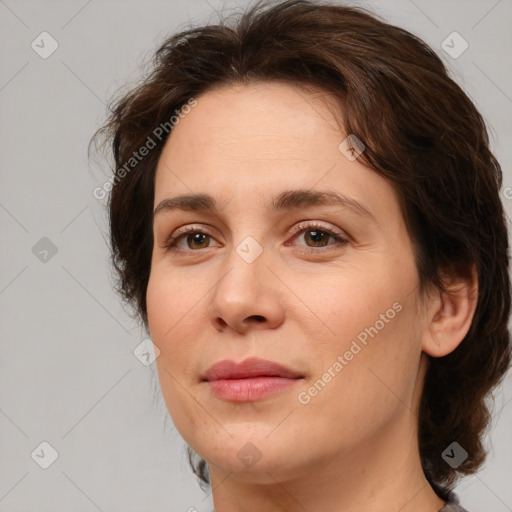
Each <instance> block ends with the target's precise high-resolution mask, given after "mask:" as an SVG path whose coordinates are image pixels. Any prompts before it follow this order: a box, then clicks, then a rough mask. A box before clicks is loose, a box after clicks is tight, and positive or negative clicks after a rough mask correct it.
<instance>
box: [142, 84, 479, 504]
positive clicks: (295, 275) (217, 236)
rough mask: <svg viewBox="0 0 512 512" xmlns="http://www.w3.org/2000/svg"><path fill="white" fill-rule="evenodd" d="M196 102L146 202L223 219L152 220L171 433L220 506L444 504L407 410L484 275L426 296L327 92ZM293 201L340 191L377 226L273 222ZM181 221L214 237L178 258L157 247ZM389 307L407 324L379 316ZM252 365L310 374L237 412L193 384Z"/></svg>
mask: <svg viewBox="0 0 512 512" xmlns="http://www.w3.org/2000/svg"><path fill="white" fill-rule="evenodd" d="M197 101H198V104H197V106H196V107H195V108H194V109H192V111H191V112H190V113H189V114H188V115H187V116H186V117H185V118H184V119H182V120H181V121H180V123H179V124H178V125H176V126H175V127H174V128H173V131H172V134H171V136H170V137H169V139H168V140H167V143H166V146H165V147H164V150H163V153H162V155H161V158H160V161H159V164H158V167H157V172H156V181H155V202H154V205H155V208H156V206H157V205H158V204H159V203H160V202H161V201H162V200H163V199H165V198H170V197H174V196H176V195H178V194H186V193H192V192H193V193H200V192H202V193H209V194H211V195H213V196H214V197H215V198H216V199H217V201H218V202H219V204H220V210H219V212H218V213H216V214H214V213H211V212H208V211H181V210H176V211H167V212H161V213H159V214H158V215H156V216H155V220H154V239H155V244H154V249H153V256H152V266H151V274H150V279H149V284H148V290H147V306H148V319H149V326H150V334H151V337H152V340H153V342H154V343H155V345H156V346H157V347H158V348H159V350H160V356H159V357H158V358H157V360H156V365H157V369H158V376H159V381H160V386H161V389H162V394H163V397H164V400H165V402H166V406H167V408H168V410H169V413H170V415H171V417H172V419H173V422H174V424H175V425H176V428H177V429H178V431H179V432H180V433H181V435H182V436H183V438H184V439H185V441H186V442H187V443H188V444H189V445H190V446H191V447H192V448H193V449H194V450H195V451H196V452H197V453H198V454H199V455H201V456H202V457H203V458H204V459H205V460H206V461H207V462H208V464H209V468H210V477H211V481H212V488H213V500H214V504H215V510H216V511H217V512H219V511H220V512H232V511H233V512H234V511H237V512H249V511H258V512H260V511H261V510H265V511H276V512H277V511H285V510H286V511H303V510H310V511H312V510H326V511H332V512H335V511H336V512H338V511H339V512H345V511H351V512H362V511H365V512H373V511H375V512H376V511H378V512H383V511H389V512H392V511H393V512H396V511H398V510H400V511H401V512H411V511H415V512H434V511H437V510H439V509H441V508H442V506H443V504H444V502H443V501H442V500H441V499H440V498H438V497H437V495H436V494H435V493H434V491H433V490H432V489H431V487H430V486H429V485H428V482H427V481H426V480H425V478H424V475H423V472H422V468H421V464H420V459H419V452H418V447H417V421H418V417H417V409H418V403H419V399H420V396H421V390H422V385H423V378H424V374H425V371H426V369H427V365H428V358H427V357H426V354H430V355H432V356H434V357H439V356H442V355H446V354H448V353H449V352H451V351H453V350H454V349H455V348H456V347H457V345H458V344H459V343H460V341H462V339H463V338H464V336H465V334H466V333H467V331H468V329H469V327H470V324H471V319H472V316H473V313H474V308H475V305H476V292H477V289H476V276H475V275H474V274H473V276H472V280H463V279H462V278H460V279H458V280H457V279H453V280H452V281H450V282H449V285H450V286H451V287H452V289H453V290H454V291H455V290H457V295H456V296H454V297H453V298H452V297H451V296H447V295H442V294H441V293H432V294H431V295H430V296H429V297H428V298H425V300H424V301H421V300H420V299H421V297H420V296H419V292H418V283H419V281H418V273H417V269H416V266H415V262H414V255H413V249H412V246H411V240H410V237H409V235H408V232H407V230H406V227H405V222H404V219H403V216H402V214H401V211H400V208H399V203H398V198H397V195H396V193H395V191H394V189H393V187H392V186H391V184H390V183H389V182H388V181H387V180H385V179H384V178H383V177H381V176H379V175H378V174H377V173H376V172H375V171H373V170H371V169H369V168H367V167H366V166H364V165H362V164H361V163H360V162H359V161H357V160H355V161H350V160H349V159H347V158H346V157H345V156H344V154H342V152H340V150H339V149H338V146H339V144H340V143H341V142H342V141H343V140H344V139H345V138H346V134H344V133H342V131H341V130H340V128H339V126H338V124H337V123H336V120H335V119H334V117H333V114H332V112H333V108H330V109H329V105H331V107H332V103H330V101H331V100H330V98H329V97H328V96H327V95H326V94H325V93H322V92H320V91H319V92H312V91H306V90H304V89H301V88H298V87H295V86H292V85H290V84H285V83H279V82H265V83H258V84H252V85H250V86H247V85H246V86H236V87H223V88H221V89H217V90H213V91H209V92H207V93H205V94H203V95H201V96H198V97H197ZM298 188H302V189H307V190H316V191H320V190H322V191H337V192H340V193H342V194H344V195H345V196H348V197H350V198H352V199H355V200H357V201H359V202H360V203H362V204H364V206H365V207H366V208H367V209H368V210H370V212H371V213H372V214H373V215H374V217H375V219H376V221H375V222H374V221H371V220H370V219H368V218H366V217H362V216H359V215H357V214H356V213H354V212H352V211H350V210H348V209H345V208H341V207H340V206H314V207H308V208H300V209H297V210H290V211H279V212H272V211H271V210H269V209H268V204H269V203H270V201H271V199H272V198H273V197H274V196H275V195H277V194H278V193H279V192H282V191H284V190H290V189H298ZM303 221H307V222H308V223H310V224H314V223H319V224H321V226H322V229H323V228H324V226H325V229H329V228H330V227H331V226H332V227H334V228H335V229H336V232H337V233H340V234H341V236H342V238H345V239H346V240H347V243H345V244H342V243H339V242H337V241H336V239H335V238H333V237H328V234H325V235H324V239H322V240H323V241H322V242H320V243H318V242H317V243H315V242H314V239H313V238H312V236H311V235H312V233H311V231H315V229H312V228H309V229H310V231H308V230H307V229H306V231H302V232H298V233H296V234H294V233H293V229H294V227H296V226H297V225H298V224H299V223H301V224H302V222H303ZM191 225H194V226H195V227H197V228H198V229H196V231H197V230H200V231H201V232H206V233H207V234H209V235H211V237H208V236H207V237H205V238H204V239H201V238H200V239H199V242H198V241H197V240H198V239H197V238H193V235H192V236H190V237H188V243H187V236H186V235H185V236H183V237H181V239H180V241H178V245H177V247H178V248H180V249H181V250H182V252H172V251H171V252H169V251H166V250H165V249H164V248H163V246H164V245H165V242H166V240H167V238H168V237H169V236H170V235H171V234H172V233H173V232H176V230H177V229H178V228H180V227H183V226H191ZM196 236H197V235H196ZM249 236H250V237H252V238H253V239H254V240H256V241H257V242H258V244H259V246H260V247H261V249H262V253H261V254H260V255H259V256H258V257H257V258H256V259H255V260H254V261H253V262H252V263H248V262H247V261H245V260H244V259H243V258H242V257H241V256H240V255H239V254H238V253H237V252H236V249H237V247H238V246H239V244H240V243H241V242H242V241H243V240H244V239H245V238H246V237H249ZM308 251H309V252H308ZM314 251H316V252H314ZM427 299H428V300H427ZM393 304H395V308H396V309H397V308H400V311H399V312H396V314H395V315H394V317H393V318H392V319H389V318H388V317H387V316H386V311H388V310H390V308H391V309H392V308H393ZM397 304H398V306H397ZM396 309H395V311H396ZM381 315H384V316H386V318H387V319H388V321H387V322H384V327H382V328H381V329H378V333H377V334H376V335H374V336H373V337H370V336H368V340H367V344H366V345H362V344H361V343H359V345H360V346H361V350H360V351H358V352H357V354H355V355H354V356H353V358H352V359H351V360H350V361H348V360H347V359H345V358H344V360H345V362H346V363H347V364H346V365H344V366H343V369H342V370H341V371H338V372H336V371H332V370H331V379H330V381H329V382H328V383H327V384H326V385H325V386H324V387H323V389H321V391H319V392H318V393H317V394H316V395H315V396H311V399H310V401H309V402H308V403H307V404H303V403H300V401H299V400H298V395H299V393H300V392H307V391H308V389H310V388H311V386H313V384H314V383H315V382H317V381H318V379H321V378H322V375H324V374H325V372H327V370H328V369H329V368H332V367H333V364H334V363H335V362H336V361H337V360H338V359H337V358H338V356H342V357H343V356H344V354H345V353H346V351H347V350H349V349H350V347H351V344H352V343H353V341H354V340H357V339H358V338H357V336H358V335H359V334H360V333H361V332H362V331H364V330H365V328H369V327H371V326H375V325H376V322H377V321H378V320H379V319H382V317H381ZM380 325H381V324H380V323H379V324H378V326H380ZM352 346H353V345H352ZM356 350H357V349H356ZM251 356H257V357H261V358H263V359H270V360H272V361H276V362H279V363H281V364H284V365H286V366H288V367H290V368H292V369H294V370H297V371H299V372H300V373H301V375H303V376H304V378H303V379H302V380H298V381H296V382H295V383H294V384H293V386H292V387H291V388H288V389H287V390H284V391H282V392H279V393H277V394H274V395H271V396H270V397H267V398H264V399H262V400H258V401H253V402H242V403H233V402H229V401H226V400H221V399H219V398H217V397H216V396H214V395H213V394H212V393H211V392H210V390H209V387H208V384H207V383H205V382H202V380H201V379H202V374H203V373H204V371H206V370H207V369H208V368H209V367H210V366H211V365H212V364H213V363H215V362H217V361H220V360H224V359H233V360H234V361H237V362H239V361H242V360H244V359H246V358H247V357H251ZM338 361H339V360H338ZM333 374H334V375H335V376H332V375H333ZM326 379H327V378H325V377H324V380H326ZM302 396H304V394H303V395H302ZM249 442H250V443H252V444H253V445H254V447H256V450H254V448H253V451H254V453H255V454H257V456H259V457H260V458H259V459H258V460H257V462H256V463H254V464H252V465H250V466H249V465H248V464H244V463H243V461H242V460H240V458H239V456H238V454H239V451H240V450H241V449H242V448H243V447H244V446H245V445H246V444H247V443H249ZM245 449H246V450H247V448H245ZM242 453H243V452H242Z"/></svg>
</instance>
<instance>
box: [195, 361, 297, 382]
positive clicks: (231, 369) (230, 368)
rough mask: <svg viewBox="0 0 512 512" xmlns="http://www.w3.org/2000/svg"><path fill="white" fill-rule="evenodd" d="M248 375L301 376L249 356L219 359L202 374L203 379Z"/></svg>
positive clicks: (292, 377) (233, 377)
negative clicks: (235, 359)
mask: <svg viewBox="0 0 512 512" xmlns="http://www.w3.org/2000/svg"><path fill="white" fill-rule="evenodd" d="M249 377H283V378H287V379H297V378H301V377H302V375H300V374H299V373H298V372H296V371H294V370H292V369H290V368H287V367H286V366H283V365H282V364H279V363H275V362H274V361H267V360H265V359H259V358H258V357H250V358H249V359H245V360H244V361H242V362H240V363H236V362H235V361H232V360H229V359H225V360H223V361H219V362H218V363H215V364H214V365H212V366H210V368H208V370H206V372H205V373H204V375H203V380H208V381H210V380H219V379H245V378H249Z"/></svg>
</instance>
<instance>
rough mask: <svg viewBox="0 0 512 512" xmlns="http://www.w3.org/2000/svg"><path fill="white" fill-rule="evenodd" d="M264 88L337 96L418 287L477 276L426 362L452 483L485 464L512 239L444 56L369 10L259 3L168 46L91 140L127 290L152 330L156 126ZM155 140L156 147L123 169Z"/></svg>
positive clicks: (435, 446)
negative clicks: (199, 103)
mask: <svg viewBox="0 0 512 512" xmlns="http://www.w3.org/2000/svg"><path fill="white" fill-rule="evenodd" d="M258 80H265V81H270V80H284V81H287V82H289V83H293V84H300V85H302V86H304V87H317V88H318V87H320V88H321V89H322V90H324V91H326V92H328V93H331V94H332V95H333V97H334V98H336V99H337V101H338V102H339V105H341V106H342V107H343V110H342V111H340V114H339V115H340V116H341V119H340V121H341V122H342V124H343V127H344V129H345V132H346V133H347V134H354V135H356V136H357V137H358V138H359V139H360V140H362V141H363V142H364V144H365V146H366V149H365V151H364V152H363V153H362V154H361V155H360V157H359V159H360V160H361V161H362V162H364V163H365V164H366V165H367V166H368V167H370V168H371V169H373V170H375V171H376V172H378V173H379V174H380V175H382V176H383V177H385V178H387V179H388V180H390V182H391V183H392V184H393V185H394V187H395V188H396V190H397V191H398V192H399V196H400V200H401V207H402V211H403V214H404V219H405V221H406V223H407V227H408V229H409V233H410V236H411V240H412V243H413V246H414V250H415V257H416V264H417V268H418V272H419V276H420V288H421V291H425V290H427V289H432V287H437V288H438V289H441V290H444V287H443V281H442V279H441V276H442V273H441V271H446V270H447V271H451V272H455V273H463V272H465V271H467V269H468V268H469V266H470V265H472V264H474V265H475V266H476V270H477V273H478V290H479V293H478V303H477V307H476V312H475V315H474V317H473V321H472V324H471V327H470V330H469V332H468V334H467V335H466V337H465V338H464V340H463V341H462V342H461V343H460V345H459V346H458V347H457V349H456V350H454V351H453V352H452V353H451V354H449V355H447V356H445V357H440V358H432V357H429V361H430V363H429V368H428V371H427V375H426V378H425V385H424V390H423V395H422V400H421V404H420V414H419V433H418V435H419V446H420V455H421V461H422V465H423V469H424V472H425V475H426V477H427V479H428V480H429V482H430V483H431V484H432V485H433V486H434V488H437V489H439V487H438V486H437V484H441V485H445V486H448V487H449V486H451V485H452V484H453V483H454V482H455V480H456V479H457V477H458V476H460V475H465V474H471V473H475V472H476V471H477V469H478V468H479V467H480V466H481V464H482V462H483V461H484V459H485V456H486V453H485V450H484V448H483V444H482V437H483V434H484V431H485V429H486V428H487V427H488V424H489V421H490V412H489V409H488V407H487V405H486V402H485V399H486V397H487V396H488V394H489V393H490V391H491V390H492V389H493V388H494V387H495V386H496V385H497V384H498V383H499V382H500V381H501V379H502V377H503V375H504V374H505V372H506V371H507V369H508V368H509V365H510V357H511V356H510V342H509V332H508V329H507V322H508V318H509V313H510V281H509V275H508V255H507V251H508V235H507V227H506V222H505V218H504V212H503V206H502V204H501V201H500V197H499V188H500V187H501V185H502V172H501V168H500V165H499V163H498V162H497V160H496V158H495V157H494V155H493V154H492V153H491V151H490V149H489V140H488V135H487V130H486V127H485V123H484V121H483V119H482V117H481V115H480V114H479V113H478V111H477V110H476V108H475V106H474V105H473V103H472V102H471V101H470V99H469V98H468V97H467V96H466V94H465V93H464V92H463V91H462V90H461V88H460V87H459V86H458V85H457V84H456V83H455V82H454V81H453V80H452V79H451V78H450V77H449V76H448V74H447V71H446V69H445V66H444V65H443V63H442V61H441V60H440V58H439V57H438V56H437V55H436V54H435V53H434V52H433V51H432V50H431V49H430V48H429V47H428V46H427V45H426V44H425V43H424V42H423V41H422V40H420V39H419V38H417V37H416V36H414V35H412V34H411V33H409V32H407V31H406V30H403V29H401V28H398V27H395V26H392V25H390V24H387V23H385V22H384V21H381V20H380V19H378V18H377V17H376V16H375V15H373V14H372V13H369V12H367V11H365V10H364V9H361V8H355V7H346V6H341V5H333V4H329V3H323V4H321V3H318V2H317V3H313V2H311V1H307V0H290V1H284V2H258V3H257V4H255V5H253V6H252V8H251V9H250V10H249V11H247V12H246V13H244V14H243V15H241V16H240V17H239V18H237V19H236V20H235V23H234V25H233V26H231V25H229V24H227V23H226V22H225V20H224V21H221V23H220V24H219V25H208V26H204V27H199V28H190V29H187V30H185V31H183V32H181V33H178V34H176V35H173V36H172V37H170V38H169V39H167V40H166V41H165V42H164V43H163V44H162V45H161V46H160V48H159V49H158V50H157V51H156V54H155V56H154V61H153V69H152V71H151V73H149V74H148V75H147V76H146V77H145V78H144V79H143V81H142V83H140V84H139V85H138V86H137V87H135V88H133V89H132V90H131V91H130V92H129V93H127V94H125V95H123V96H122V97H121V98H120V99H118V100H116V101H115V102H113V103H112V104H111V108H110V114H109V118H108V121H107V122H106V123H105V125H104V126H103V127H102V128H100V129H99V130H98V132H97V133H96V134H95V136H94V137H93V140H95V139H96V137H98V136H99V135H103V136H104V140H105V142H108V143H109V144H110V146H111V151H112V152H113V156H114V176H113V180H112V181H113V183H112V185H113V187H112V192H111V194H110V196H109V203H108V208H109V215H110V229H111V232H110V242H111V251H112V262H113V265H114V268H115V270H116V271H117V275H118V278H119V279H118V282H117V287H118V292H119V293H120V294H121V295H122V297H123V298H124V299H125V300H126V301H127V302H128V303H130V304H131V305H133V306H134V308H135V310H136V312H137V314H138V315H140V318H141V319H142V321H143V322H144V325H145V327H146V328H148V324H147V311H146V289H147V284H148V278H149V273H150V263H151V255H152V248H153V232H152V221H153V217H152V212H153V201H154V177H155V170H156V166H157V161H158V158H159V156H160V153H161V150H162V148H163V146H164V144H165V141H166V136H168V133H170V131H171V128H170V126H167V125H166V126H167V127H168V128H169V129H168V130H167V129H166V130H165V132H166V133H165V136H161V133H160V132H162V130H161V129H160V132H157V130H156V128H157V127H158V126H163V125H162V124H161V123H162V122H166V121H168V120H169V119H170V118H171V117H172V116H173V115H175V113H176V112H177V111H180V109H181V107H182V106H183V105H185V104H186V103H187V102H188V101H189V100H190V99H191V98H193V97H196V96H198V95H200V94H203V93H205V92H206V91H208V90H211V89H212V88H214V87H220V86H229V85H236V84H247V83H251V82H254V81H258ZM155 133H159V134H160V137H156V136H155ZM148 137H150V138H151V139H152V142H153V143H154V144H155V146H156V147H154V148H153V149H151V151H149V153H148V154H147V156H145V157H144V158H143V159H141V160H140V161H139V162H138V163H137V164H136V165H135V166H133V168H132V169H129V172H127V170H126V162H127V161H129V159H130V158H132V155H133V154H134V152H136V151H137V150H138V149H139V148H140V147H142V146H143V145H144V144H145V143H146V141H148V140H149V139H148ZM123 168H124V172H122V169H123ZM453 441H456V442H458V443H459V444H460V445H461V446H462V447H463V448H464V449H465V450H466V451H467V452H468V457H467V459H466V460H465V461H464V462H463V463H462V464H461V465H460V466H459V467H457V468H456V469H454V468H452V467H451V466H450V465H448V464H447V463H446V462H445V461H444V460H443V458H442V457H441V454H442V452H443V451H444V450H445V448H447V446H449V445H450V444H451V443H452V442H453ZM187 450H188V455H189V461H190V463H191V465H192V468H193V470H194V472H195V473H196V475H197V476H198V477H199V478H200V479H201V480H202V482H204V483H209V477H208V474H207V469H208V468H207V466H206V463H205V461H204V460H203V459H200V461H199V464H198V465H197V466H195V464H194V463H193V460H192V458H193V455H197V454H194V452H193V451H192V450H191V448H190V447H188V448H187ZM438 492H439V491H438ZM443 492H444V491H443Z"/></svg>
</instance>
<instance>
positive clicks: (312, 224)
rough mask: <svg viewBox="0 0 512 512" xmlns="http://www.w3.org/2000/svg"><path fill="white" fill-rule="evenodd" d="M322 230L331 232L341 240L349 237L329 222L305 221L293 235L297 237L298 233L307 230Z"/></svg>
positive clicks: (301, 222)
mask: <svg viewBox="0 0 512 512" xmlns="http://www.w3.org/2000/svg"><path fill="white" fill-rule="evenodd" d="M315 228H318V229H321V230H323V231H330V232H332V233H333V234H334V235H337V236H339V237H340V238H347V237H348V235H347V234H345V233H344V232H343V231H340V230H339V229H338V228H337V227H336V226H334V225H332V224H331V223H329V222H325V221H316V220H305V221H300V222H298V223H297V224H295V226H294V227H293V228H292V230H291V234H292V235H295V234H296V233H298V232H300V231H304V230H305V229H315Z"/></svg>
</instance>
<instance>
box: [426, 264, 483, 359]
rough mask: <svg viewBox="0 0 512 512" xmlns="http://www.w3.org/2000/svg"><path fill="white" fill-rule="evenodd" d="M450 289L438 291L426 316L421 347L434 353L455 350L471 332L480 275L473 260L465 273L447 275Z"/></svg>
mask: <svg viewBox="0 0 512 512" xmlns="http://www.w3.org/2000/svg"><path fill="white" fill-rule="evenodd" d="M443 282H444V284H445V287H446V289H447V290H448V293H446V292H442V291H439V293H438V295H436V296H435V300H433V301H432V304H433V308H431V309H430V316H429V318H427V324H426V326H425V332H424V335H423V342H422V349H423V351H424V352H426V353H427V354H429V355H430V356H432V357H443V356H446V355H447V354H449V353H451V352H453V351H454V350H455V349H456V348H457V347H458V346H459V344H460V343H461V341H462V340H463V339H464V337H465V336H466V334H467V333H468V331H469V329H470V327H471V322H472V321H473V316H474V314H475V310H476V305H477V301H478V275H477V272H476V266H475V265H474V264H473V265H471V267H470V268H468V271H467V272H466V273H465V274H464V275H461V274H458V275H456V276H455V275H445V277H444V278H443Z"/></svg>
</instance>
